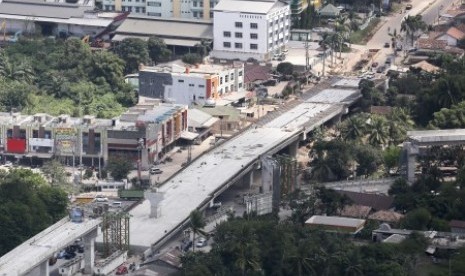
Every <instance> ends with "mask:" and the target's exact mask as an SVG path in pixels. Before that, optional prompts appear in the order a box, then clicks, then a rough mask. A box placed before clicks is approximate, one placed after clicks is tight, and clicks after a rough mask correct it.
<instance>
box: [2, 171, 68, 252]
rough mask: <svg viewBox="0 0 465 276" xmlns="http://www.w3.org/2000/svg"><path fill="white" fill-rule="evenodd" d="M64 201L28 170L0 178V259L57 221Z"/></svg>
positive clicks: (61, 215)
mask: <svg viewBox="0 0 465 276" xmlns="http://www.w3.org/2000/svg"><path fill="white" fill-rule="evenodd" d="M67 203H68V198H67V197H66V194H65V193H64V192H63V191H61V190H59V189H56V188H53V187H50V186H48V184H47V183H46V182H45V180H44V178H43V177H42V176H40V175H39V174H36V173H33V172H32V171H31V170H26V169H15V170H11V171H10V172H8V173H5V174H2V175H1V176H0V214H1V215H0V219H1V223H0V232H1V233H2V235H0V255H3V254H5V253H6V252H8V251H10V250H11V249H13V248H14V247H16V246H18V245H19V244H20V243H22V242H23V241H25V240H27V239H28V238H30V237H31V236H33V235H35V234H37V233H38V232H40V231H42V230H43V229H45V228H46V227H47V226H49V225H50V224H52V223H53V222H55V221H56V220H59V219H61V218H62V217H63V216H64V215H65V214H66V206H67Z"/></svg>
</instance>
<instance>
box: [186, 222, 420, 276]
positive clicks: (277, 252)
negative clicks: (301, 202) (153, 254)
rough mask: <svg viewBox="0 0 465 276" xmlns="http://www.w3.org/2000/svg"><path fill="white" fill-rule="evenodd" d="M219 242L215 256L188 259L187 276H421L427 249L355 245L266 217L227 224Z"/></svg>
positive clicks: (416, 241)
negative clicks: (417, 274) (420, 261)
mask: <svg viewBox="0 0 465 276" xmlns="http://www.w3.org/2000/svg"><path fill="white" fill-rule="evenodd" d="M214 241H215V243H214V244H213V248H212V251H210V252H209V253H202V252H197V253H188V254H187V255H186V256H185V257H183V267H182V275H206V276H207V275H293V276H300V275H326V276H329V275H393V276H394V275H395V276H400V275H415V271H416V269H417V266H416V265H415V263H414V262H412V260H413V259H415V258H417V257H418V256H419V254H422V253H423V252H424V248H425V245H426V244H425V240H424V238H422V237H421V236H419V235H412V238H408V239H407V240H405V241H404V242H403V243H401V244H399V245H392V244H384V243H381V244H368V245H359V246H355V245H354V244H353V243H351V242H350V240H349V238H348V237H346V236H343V235H338V234H335V233H326V232H321V231H316V230H310V229H309V228H307V227H303V226H302V225H301V224H294V223H292V222H289V221H286V222H281V223H279V222H277V221H275V220H274V219H271V218H266V217H260V218H256V217H247V218H244V219H243V218H236V219H232V220H229V221H228V222H224V223H222V224H220V225H219V226H217V230H216V234H215V236H214ZM411 273H413V274H411Z"/></svg>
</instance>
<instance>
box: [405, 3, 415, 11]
mask: <svg viewBox="0 0 465 276" xmlns="http://www.w3.org/2000/svg"><path fill="white" fill-rule="evenodd" d="M412 8H413V6H412V4H407V6H405V9H406V10H411V9H412Z"/></svg>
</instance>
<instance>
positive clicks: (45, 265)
mask: <svg viewBox="0 0 465 276" xmlns="http://www.w3.org/2000/svg"><path fill="white" fill-rule="evenodd" d="M48 267H49V266H48V259H47V260H46V261H44V262H43V263H41V264H40V265H39V271H40V272H39V273H40V275H41V276H42V275H44V276H48V275H50V270H49V268H48Z"/></svg>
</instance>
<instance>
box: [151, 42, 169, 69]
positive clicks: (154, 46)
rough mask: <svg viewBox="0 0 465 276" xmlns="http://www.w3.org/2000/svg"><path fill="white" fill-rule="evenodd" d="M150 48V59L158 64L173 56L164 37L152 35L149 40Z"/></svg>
mask: <svg viewBox="0 0 465 276" xmlns="http://www.w3.org/2000/svg"><path fill="white" fill-rule="evenodd" d="M147 44H148V49H149V56H150V59H151V60H152V61H153V62H154V63H155V64H158V63H159V62H162V61H166V60H168V59H169V57H170V56H171V51H170V50H169V49H168V47H167V46H166V44H165V42H164V41H163V39H161V38H158V37H155V36H151V37H150V38H149V40H148V42H147Z"/></svg>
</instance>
